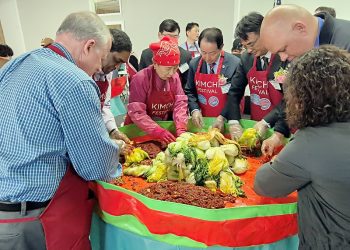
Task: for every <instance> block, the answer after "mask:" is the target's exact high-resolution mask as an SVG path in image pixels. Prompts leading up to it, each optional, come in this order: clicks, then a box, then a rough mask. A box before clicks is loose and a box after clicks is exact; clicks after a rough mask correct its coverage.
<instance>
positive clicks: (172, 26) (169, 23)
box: [159, 19, 180, 33]
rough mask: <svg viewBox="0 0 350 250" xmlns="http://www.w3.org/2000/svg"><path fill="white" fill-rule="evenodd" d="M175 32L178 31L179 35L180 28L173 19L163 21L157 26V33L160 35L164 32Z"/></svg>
mask: <svg viewBox="0 0 350 250" xmlns="http://www.w3.org/2000/svg"><path fill="white" fill-rule="evenodd" d="M176 30H179V33H180V26H179V24H178V23H177V22H175V21H174V20H173V19H165V20H164V21H163V22H161V24H160V25H159V32H160V33H163V32H164V31H166V32H174V31H176Z"/></svg>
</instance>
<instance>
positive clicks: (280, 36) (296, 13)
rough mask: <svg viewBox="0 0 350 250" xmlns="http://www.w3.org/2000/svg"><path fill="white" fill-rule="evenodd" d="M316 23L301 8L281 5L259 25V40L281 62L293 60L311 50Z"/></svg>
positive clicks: (269, 13)
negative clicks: (277, 55) (277, 54)
mask: <svg viewBox="0 0 350 250" xmlns="http://www.w3.org/2000/svg"><path fill="white" fill-rule="evenodd" d="M317 31H318V23H317V18H316V17H314V16H313V15H312V14H311V13H310V12H308V11H307V10H306V9H304V8H303V7H300V6H297V5H281V6H278V7H276V8H273V9H272V10H270V11H269V12H268V13H267V14H266V16H265V18H264V20H263V22H262V25H261V30H260V39H261V42H262V43H263V45H264V46H265V47H266V48H267V49H268V50H269V51H271V52H272V53H279V54H280V56H281V59H282V60H287V59H288V60H293V59H294V58H295V57H298V56H300V55H302V54H304V53H305V52H307V51H308V50H310V49H312V48H313V45H314V42H315V40H316V37H317Z"/></svg>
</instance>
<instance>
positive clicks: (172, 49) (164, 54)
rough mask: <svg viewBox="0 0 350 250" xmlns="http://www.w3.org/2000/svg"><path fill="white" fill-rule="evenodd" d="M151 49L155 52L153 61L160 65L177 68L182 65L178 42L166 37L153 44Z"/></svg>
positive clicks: (150, 46)
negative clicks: (176, 66)
mask: <svg viewBox="0 0 350 250" xmlns="http://www.w3.org/2000/svg"><path fill="white" fill-rule="evenodd" d="M149 48H150V49H151V50H152V52H153V61H154V62H155V63H157V64H158V65H163V66H175V65H179V63H180V50H179V47H178V45H177V42H176V41H174V40H173V39H171V38H170V37H168V36H164V37H163V38H162V40H160V41H159V42H157V43H151V44H150V45H149Z"/></svg>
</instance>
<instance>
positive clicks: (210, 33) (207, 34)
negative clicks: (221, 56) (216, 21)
mask: <svg viewBox="0 0 350 250" xmlns="http://www.w3.org/2000/svg"><path fill="white" fill-rule="evenodd" d="M203 38H205V40H207V41H208V42H210V43H216V46H217V47H218V49H221V48H222V46H223V45H224V37H223V35H222V32H221V30H220V29H218V28H206V29H204V30H203V31H202V32H201V34H200V35H199V38H198V44H199V46H201V41H202V39H203Z"/></svg>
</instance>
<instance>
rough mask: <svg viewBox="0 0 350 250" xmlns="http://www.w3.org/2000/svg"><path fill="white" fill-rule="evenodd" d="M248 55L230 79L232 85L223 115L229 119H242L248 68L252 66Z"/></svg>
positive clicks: (243, 58)
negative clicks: (241, 106)
mask: <svg viewBox="0 0 350 250" xmlns="http://www.w3.org/2000/svg"><path fill="white" fill-rule="evenodd" d="M249 60H250V59H249V58H247V55H245V56H243V57H242V59H241V61H240V62H239V65H238V67H237V69H236V71H235V73H234V74H233V76H232V78H231V79H230V82H231V87H230V90H229V92H228V93H227V101H226V104H225V107H224V109H223V110H222V112H221V115H222V116H223V117H225V118H226V119H227V120H240V119H241V112H240V106H239V105H240V102H241V100H242V97H243V96H244V92H245V88H246V86H247V85H248V79H247V72H248V71H247V68H249V67H251V65H250V62H249Z"/></svg>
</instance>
